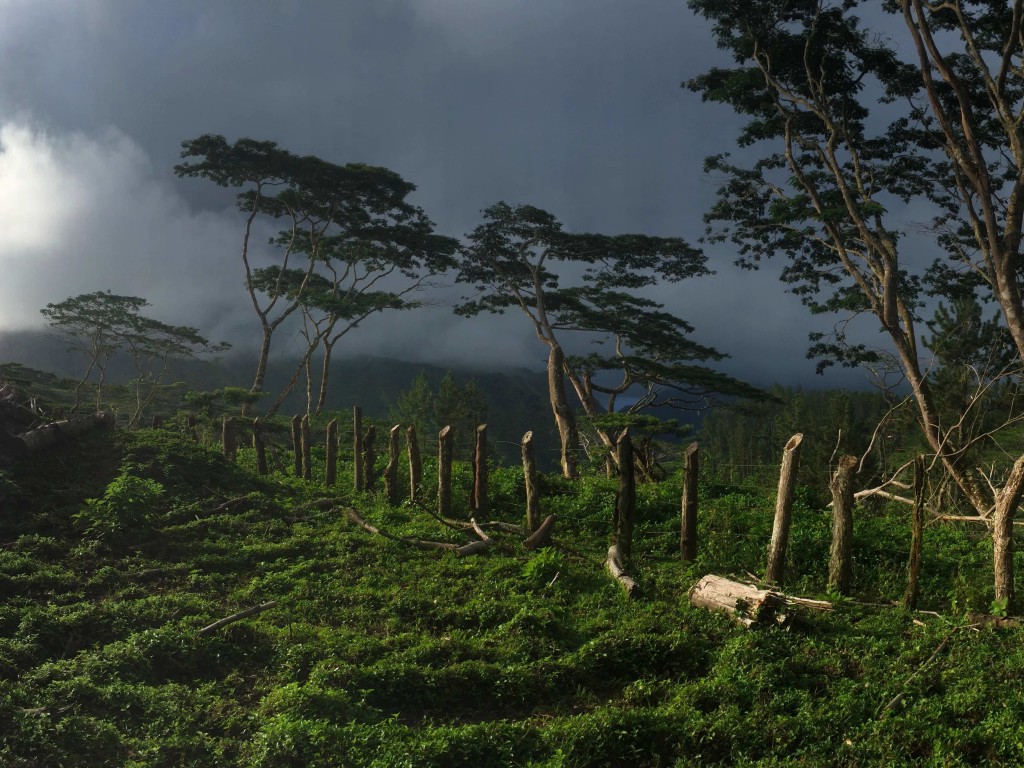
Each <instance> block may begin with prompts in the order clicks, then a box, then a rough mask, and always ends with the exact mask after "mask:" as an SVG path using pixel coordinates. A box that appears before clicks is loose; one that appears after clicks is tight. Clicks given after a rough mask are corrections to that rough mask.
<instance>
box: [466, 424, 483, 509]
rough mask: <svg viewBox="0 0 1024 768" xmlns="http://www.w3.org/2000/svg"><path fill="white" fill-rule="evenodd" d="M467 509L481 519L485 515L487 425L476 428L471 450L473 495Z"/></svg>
mask: <svg viewBox="0 0 1024 768" xmlns="http://www.w3.org/2000/svg"><path fill="white" fill-rule="evenodd" d="M469 507H470V509H471V510H473V514H474V515H475V516H477V517H481V519H482V516H483V515H486V514H487V510H488V504H487V425H486V424H481V425H480V426H478V427H477V428H476V444H475V446H474V450H473V493H472V497H471V499H470V504H469Z"/></svg>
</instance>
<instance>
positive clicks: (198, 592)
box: [0, 422, 1024, 768]
mask: <svg viewBox="0 0 1024 768" xmlns="http://www.w3.org/2000/svg"><path fill="white" fill-rule="evenodd" d="M277 459H278V460H277V462H276V463H277V466H278V467H287V465H288V464H289V461H288V460H287V456H285V455H279V456H278V457H277ZM321 459H322V454H320V455H318V456H316V463H317V465H319V463H320V460H321ZM427 470H428V474H427V477H429V476H430V475H429V471H430V468H429V467H428V468H427ZM0 478H2V479H0V508H2V509H3V515H2V516H0V765H3V766H5V767H7V766H10V767H12V768H17V767H21V766H24V767H26V768H27V767H28V766H48V765H63V766H89V767H90V768H96V767H97V766H252V767H255V766H261V767H269V766H382V767H383V766H439V767H440V766H446V767H448V766H474V768H476V767H479V766H514V765H540V766H606V765H616V766H652V767H653V766H672V765H677V766H687V765H702V766H704V765H707V766H726V765H744V766H750V765H764V766H769V765H771V766H778V765H851V766H852V765H897V764H900V765H904V764H921V765H937V764H942V765H971V764H1005V765H1017V764H1020V763H1021V762H1022V761H1024V746H1022V744H1024V727H1022V725H1021V723H1022V722H1024V718H1022V715H1024V699H1022V698H1021V697H1020V696H1019V680H1020V679H1021V678H1024V650H1022V648H1024V644H1022V642H1021V641H1022V639H1024V635H1022V631H1021V630H1018V629H1006V630H993V629H991V628H986V627H981V626H979V627H969V626H968V625H970V624H971V621H970V620H969V619H967V618H966V615H967V612H968V611H970V610H988V608H989V602H990V600H991V593H990V587H989V584H990V581H991V568H990V565H989V561H990V552H989V544H988V542H987V541H985V540H984V538H983V537H980V536H978V535H976V533H977V532H976V531H967V530H964V529H961V528H956V527H953V526H948V525H947V526H932V527H930V528H929V529H928V531H927V533H926V540H925V542H926V545H925V555H924V564H925V571H924V577H923V580H924V591H925V595H924V600H923V603H924V604H923V606H922V607H923V608H926V609H928V610H929V611H935V612H936V613H929V612H920V613H909V612H905V611H902V610H900V609H897V608H895V607H892V602H893V601H894V600H896V599H898V598H899V596H900V595H901V594H902V591H903V588H904V567H905V558H906V549H907V542H908V541H909V533H908V531H907V525H906V514H905V512H904V511H903V510H897V511H895V512H892V511H888V510H885V509H876V510H874V511H870V510H869V511H859V512H858V516H857V520H856V526H857V528H856V542H855V554H856V570H855V586H854V594H855V596H856V600H857V602H855V601H852V600H839V601H837V608H836V610H835V611H834V612H832V613H815V614H811V613H809V614H805V615H803V616H801V617H800V618H799V620H798V621H797V622H796V623H795V624H794V625H793V626H792V627H791V629H790V630H789V631H783V630H755V631H748V630H744V629H741V628H739V627H738V626H736V625H734V624H732V623H731V622H730V621H729V620H728V619H727V618H725V617H724V616H719V615H716V614H712V613H709V612H707V611H704V610H701V609H695V608H692V607H690V606H689V605H688V602H687V591H688V590H689V588H690V586H691V585H692V584H693V583H694V582H695V580H696V579H697V578H699V577H700V576H702V575H704V574H706V573H710V572H714V573H720V574H735V575H740V576H742V575H743V574H744V573H745V572H747V571H758V570H760V569H761V568H762V567H763V557H764V550H765V546H766V544H767V541H768V537H769V534H770V517H771V508H772V494H771V491H770V490H766V489H759V488H749V487H748V488H738V487H726V486H712V485H710V484H705V485H704V486H703V488H702V498H701V503H702V518H701V546H702V554H701V555H700V558H699V559H698V561H697V562H696V563H693V564H691V565H688V566H685V567H684V566H683V565H682V564H680V563H679V562H678V561H677V557H676V551H677V549H676V548H677V517H678V495H677V494H678V487H679V486H678V478H673V479H672V480H670V481H667V482H666V483H663V484H660V485H645V486H642V487H641V489H640V493H639V499H638V505H639V513H640V522H639V528H638V531H637V536H636V543H635V545H634V549H635V553H636V554H635V562H634V565H633V569H632V570H633V572H634V574H635V576H636V578H637V579H638V581H639V582H640V585H641V589H642V595H641V597H640V598H639V599H636V600H632V601H629V600H627V599H626V598H625V596H624V593H623V592H622V591H621V590H620V589H619V588H618V586H617V585H616V584H615V583H614V582H612V581H611V580H610V579H609V578H608V577H607V575H606V574H605V573H604V572H603V571H602V569H601V567H600V563H601V560H602V558H603V554H604V551H605V549H606V547H607V541H608V533H609V530H610V521H611V514H612V504H613V497H614V488H613V485H612V483H610V481H608V480H605V479H601V478H588V479H586V480H584V481H581V482H580V483H578V484H570V483H567V482H565V481H563V480H561V479H559V478H557V477H550V476H549V477H545V478H544V483H543V497H544V501H543V507H544V512H545V513H550V512H555V513H557V514H558V515H559V522H558V527H557V529H556V536H555V539H556V544H555V546H552V547H550V548H546V549H543V550H540V551H538V552H534V553H527V552H525V551H524V550H523V549H522V547H521V544H520V537H518V536H516V535H514V534H509V533H503V532H501V531H497V530H493V529H492V535H493V536H494V537H495V538H496V539H497V544H496V545H495V546H494V547H493V548H492V549H491V550H490V551H488V552H487V553H485V554H483V555H480V556H474V557H468V558H461V559H460V558H457V557H456V556H454V554H452V553H450V552H438V551H430V550H422V549H418V548H415V547H413V546H410V545H409V544H407V543H405V542H400V541H394V540H388V539H385V538H383V537H380V536H374V535H372V534H370V533H368V532H366V531H365V530H363V529H361V528H357V527H356V526H355V525H353V524H352V523H351V522H350V521H349V520H348V518H347V517H346V515H345V513H344V510H345V509H346V508H348V507H352V508H355V509H358V510H359V512H360V513H361V514H362V515H363V517H364V518H365V519H366V520H367V521H368V522H370V523H372V524H374V525H376V526H378V527H380V528H381V529H384V530H386V531H388V532H391V533H394V534H400V535H409V536H415V537H419V538H423V539H432V540H440V541H451V542H465V541H467V540H468V538H467V536H466V534H465V533H463V532H460V531H456V530H453V529H451V528H448V527H446V526H444V525H442V524H440V523H439V522H438V521H437V520H435V519H434V518H433V517H431V516H430V515H429V514H427V513H426V512H425V511H423V510H420V509H417V508H414V507H411V506H409V505H408V504H404V505H402V506H399V507H396V508H389V507H388V506H387V505H386V504H384V503H382V502H381V501H380V500H379V499H378V498H375V497H373V496H371V495H368V494H362V495H358V496H352V495H351V494H348V493H346V492H345V490H344V489H347V488H348V487H349V483H350V478H349V477H347V476H343V477H342V478H341V481H340V486H339V487H338V488H339V490H338V491H337V492H336V493H334V494H332V495H329V496H325V495H324V494H323V493H322V492H321V490H320V485H321V484H322V478H321V477H314V479H313V482H312V483H309V484H307V483H304V482H302V481H300V480H297V479H296V478H294V477H292V476H291V475H290V470H288V469H279V470H278V471H275V472H274V473H272V474H271V475H268V476H265V477H259V476H257V475H256V474H255V473H254V469H253V456H252V455H251V453H250V452H248V451H246V450H243V451H242V452H241V453H240V454H239V456H238V459H237V461H236V462H235V463H229V462H227V461H226V460H225V459H224V458H223V457H222V456H221V455H220V453H219V452H218V451H216V450H215V449H214V448H213V447H211V446H206V445H202V444H197V443H194V442H192V441H191V440H190V439H188V438H187V437H186V436H185V435H184V434H183V433H182V430H181V429H180V425H176V424H175V423H173V422H172V423H171V424H169V425H168V426H167V428H166V429H162V430H159V431H151V430H142V431H139V432H135V433H131V434H127V433H119V434H115V435H107V434H94V435H91V436H89V437H88V438H86V439H84V440H82V441H79V442H76V443H74V444H68V445H65V446H63V447H62V448H60V449H58V450H57V451H55V452H52V453H48V454H43V455H38V456H36V457H34V458H33V459H32V460H31V461H28V462H25V463H23V464H21V465H18V466H17V467H16V468H15V470H14V471H13V472H12V473H10V474H9V475H6V476H0ZM456 485H457V491H456V493H455V499H456V500H457V504H458V507H457V509H456V515H457V516H459V517H463V518H464V517H465V516H466V515H467V511H466V509H465V504H464V500H465V499H466V497H467V495H468V485H469V473H468V470H467V468H465V467H462V466H459V467H458V468H457V472H456ZM491 486H492V492H493V511H492V514H491V517H492V518H494V519H500V520H504V521H506V522H511V523H519V522H521V518H522V508H523V499H522V493H523V491H522V487H521V480H520V478H519V474H518V473H517V472H515V471H513V470H501V471H499V472H497V473H495V475H494V477H493V478H492V483H491ZM808 498H810V494H809V493H802V494H800V495H798V500H797V506H796V510H795V515H794V520H795V522H794V529H793V533H792V538H791V549H790V552H791V554H790V562H789V564H788V565H789V573H790V578H789V583H788V585H787V589H788V590H789V591H790V592H791V593H794V594H802V595H805V596H815V595H817V596H823V595H822V593H823V592H824V590H825V575H826V563H827V558H828V546H829V534H830V530H831V518H830V514H829V513H828V512H827V511H826V510H822V509H818V508H814V507H812V506H811V505H810V504H809V503H808V501H807V499H808ZM269 601H277V602H276V604H275V605H274V606H273V607H270V608H267V609H266V610H264V611H262V612H260V613H258V614H255V615H252V616H251V617H249V618H246V619H244V620H240V621H236V622H233V623H231V624H228V625H226V626H224V627H222V628H220V629H217V630H215V631H212V632H209V633H206V634H200V630H201V629H202V628H203V627H206V626H207V625H209V624H211V623H212V622H214V621H216V620H218V619H221V618H223V617H227V616H230V615H232V614H235V613H236V612H238V611H241V610H243V609H247V608H251V607H255V606H260V605H264V604H266V603H267V602H269ZM940 646H941V650H940V652H939V653H938V654H937V655H935V656H934V658H931V657H932V656H933V652H935V651H936V649H937V648H940ZM897 697H900V698H899V699H898V701H897V703H896V704H895V705H894V706H892V707H891V708H889V709H885V706H886V705H887V704H888V703H889V702H892V701H893V700H894V699H896V698H897Z"/></svg>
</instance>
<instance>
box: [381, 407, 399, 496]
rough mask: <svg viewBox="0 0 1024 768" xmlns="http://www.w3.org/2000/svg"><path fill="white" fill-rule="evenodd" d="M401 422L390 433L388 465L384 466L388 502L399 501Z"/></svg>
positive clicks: (385, 492) (385, 490)
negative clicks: (399, 440) (399, 439)
mask: <svg viewBox="0 0 1024 768" xmlns="http://www.w3.org/2000/svg"><path fill="white" fill-rule="evenodd" d="M401 428H402V425H401V424H395V426H393V427H392V428H391V432H390V433H389V434H388V465H387V466H386V467H384V495H385V496H387V499H388V504H390V505H392V506H394V505H395V504H397V503H398V432H399V430H400V429H401Z"/></svg>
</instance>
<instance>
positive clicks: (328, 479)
mask: <svg viewBox="0 0 1024 768" xmlns="http://www.w3.org/2000/svg"><path fill="white" fill-rule="evenodd" d="M337 481H338V420H337V419H331V420H330V421H329V422H327V471H326V473H325V475H324V486H325V487H326V488H331V487H333V486H334V484H335V483H336V482H337Z"/></svg>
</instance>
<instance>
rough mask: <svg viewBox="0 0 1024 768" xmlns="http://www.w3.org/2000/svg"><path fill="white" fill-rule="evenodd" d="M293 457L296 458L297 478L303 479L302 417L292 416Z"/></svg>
mask: <svg viewBox="0 0 1024 768" xmlns="http://www.w3.org/2000/svg"><path fill="white" fill-rule="evenodd" d="M292 455H293V456H294V457H295V461H294V469H295V476H296V477H302V417H301V416H299V414H295V415H294V416H292Z"/></svg>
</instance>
